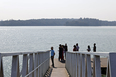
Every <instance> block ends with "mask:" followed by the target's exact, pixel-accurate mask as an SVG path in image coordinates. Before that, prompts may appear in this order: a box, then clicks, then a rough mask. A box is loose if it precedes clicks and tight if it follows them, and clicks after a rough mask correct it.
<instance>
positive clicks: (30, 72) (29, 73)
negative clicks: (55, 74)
mask: <svg viewBox="0 0 116 77" xmlns="http://www.w3.org/2000/svg"><path fill="white" fill-rule="evenodd" d="M48 60H49V58H48V59H46V60H45V61H44V62H43V63H41V64H40V65H39V66H38V67H36V68H35V69H34V70H32V71H31V72H29V73H28V74H27V75H26V76H25V77H28V76H29V75H30V74H32V73H33V72H34V71H36V70H37V69H38V68H39V67H40V66H41V65H43V64H44V63H45V62H46V61H48Z"/></svg>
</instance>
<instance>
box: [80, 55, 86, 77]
mask: <svg viewBox="0 0 116 77" xmlns="http://www.w3.org/2000/svg"><path fill="white" fill-rule="evenodd" d="M81 77H85V54H82V55H81Z"/></svg>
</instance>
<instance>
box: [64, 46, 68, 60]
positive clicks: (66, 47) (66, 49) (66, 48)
mask: <svg viewBox="0 0 116 77" xmlns="http://www.w3.org/2000/svg"><path fill="white" fill-rule="evenodd" d="M64 48H65V59H66V52H67V51H68V46H67V44H65V46H64Z"/></svg>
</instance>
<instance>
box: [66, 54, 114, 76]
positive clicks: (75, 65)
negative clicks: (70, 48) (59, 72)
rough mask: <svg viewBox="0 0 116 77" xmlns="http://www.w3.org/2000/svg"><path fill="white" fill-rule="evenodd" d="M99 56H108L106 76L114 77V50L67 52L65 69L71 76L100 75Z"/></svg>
mask: <svg viewBox="0 0 116 77" xmlns="http://www.w3.org/2000/svg"><path fill="white" fill-rule="evenodd" d="M91 56H93V57H92V58H93V69H92V66H91ZM100 56H105V57H107V58H108V62H107V73H106V77H116V53H115V52H67V53H66V69H67V71H68V72H69V74H70V76H71V77H101V65H100ZM92 72H93V73H92Z"/></svg>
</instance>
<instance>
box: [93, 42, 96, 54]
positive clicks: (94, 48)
mask: <svg viewBox="0 0 116 77" xmlns="http://www.w3.org/2000/svg"><path fill="white" fill-rule="evenodd" d="M93 52H96V43H94V46H93Z"/></svg>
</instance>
